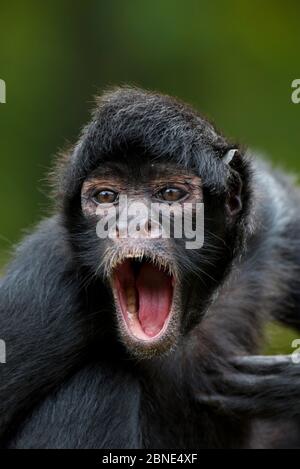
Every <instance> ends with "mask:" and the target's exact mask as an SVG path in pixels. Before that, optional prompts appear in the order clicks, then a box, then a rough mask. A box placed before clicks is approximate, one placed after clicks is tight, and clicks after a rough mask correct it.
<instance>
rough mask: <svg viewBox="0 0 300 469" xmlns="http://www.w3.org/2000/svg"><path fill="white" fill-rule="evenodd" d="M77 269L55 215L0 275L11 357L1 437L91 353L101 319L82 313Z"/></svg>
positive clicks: (0, 395)
mask: <svg viewBox="0 0 300 469" xmlns="http://www.w3.org/2000/svg"><path fill="white" fill-rule="evenodd" d="M75 272H76V271H75V268H74V265H73V264H72V262H71V256H70V254H69V253H68V248H67V245H66V242H65V233H64V232H63V229H62V227H61V226H60V224H59V223H58V222H57V220H56V219H55V218H54V219H50V220H47V221H46V222H44V223H42V224H41V226H40V227H39V229H38V230H37V231H36V233H34V234H33V235H31V236H29V237H28V238H27V239H25V241H24V242H23V243H22V244H21V245H20V247H19V248H18V249H17V252H16V256H15V259H14V260H13V262H12V263H11V265H10V266H9V268H8V271H7V274H6V275H5V276H4V278H2V279H1V280H0V339H1V340H3V341H4V342H5V345H6V363H2V364H0V442H3V438H4V434H6V432H7V431H8V430H11V428H12V427H13V426H14V422H15V421H16V420H17V421H19V420H20V421H21V420H22V418H23V417H24V415H26V414H25V413H27V412H29V411H30V409H31V408H32V406H34V405H35V404H36V403H37V402H38V401H39V399H40V398H41V397H42V396H44V395H45V394H46V393H47V392H49V391H50V390H51V389H53V388H54V387H55V386H58V385H59V384H60V383H61V382H62V380H63V379H64V378H65V377H67V376H69V375H70V374H71V373H72V371H74V369H76V367H78V366H79V364H80V363H81V362H82V360H83V357H85V358H86V356H87V354H88V345H89V344H90V342H91V341H92V337H93V334H96V333H97V323H95V321H94V320H91V314H89V313H88V311H87V312H86V314H84V315H83V314H82V313H81V311H82V307H83V304H82V303H83V300H82V296H83V295H82V293H81V285H80V281H79V278H78V275H76V273H75ZM85 310H86V309H85ZM91 324H93V330H92V328H91ZM94 328H95V329H94Z"/></svg>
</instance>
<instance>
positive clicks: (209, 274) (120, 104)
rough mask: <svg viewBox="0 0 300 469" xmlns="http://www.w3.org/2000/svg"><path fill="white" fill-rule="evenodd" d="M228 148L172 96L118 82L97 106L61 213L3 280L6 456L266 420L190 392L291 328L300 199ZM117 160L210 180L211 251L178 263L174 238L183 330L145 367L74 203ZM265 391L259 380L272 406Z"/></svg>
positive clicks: (71, 157)
mask: <svg viewBox="0 0 300 469" xmlns="http://www.w3.org/2000/svg"><path fill="white" fill-rule="evenodd" d="M232 148H236V147H235V146H234V145H232V144H231V143H229V142H227V140H226V139H225V138H224V137H222V136H221V135H220V134H219V133H217V132H216V130H215V129H214V127H213V126H212V125H211V124H209V123H208V122H207V121H206V120H205V119H203V118H202V117H201V116H200V115H198V114H197V113H195V111H194V110H192V109H191V108H189V107H188V106H186V105H185V104H182V103H180V102H178V101H176V100H174V99H173V98H169V97H166V96H161V95H158V94H152V93H147V92H144V91H141V90H137V89H128V88H124V89H117V90H115V91H113V92H111V93H107V94H105V95H104V96H102V97H101V98H100V99H99V100H98V102H97V107H96V110H95V111H94V113H93V117H92V122H91V123H90V124H89V125H88V126H87V127H86V128H85V129H84V131H83V133H82V135H81V137H80V140H79V143H78V144H77V145H76V146H75V147H74V149H73V150H72V151H71V152H70V153H68V154H67V155H65V156H64V157H63V158H60V160H59V164H58V167H57V168H56V170H55V171H54V179H55V200H56V204H57V213H56V215H55V216H53V217H52V218H50V219H48V220H46V221H44V222H43V223H42V224H41V225H40V226H39V227H38V228H37V230H36V232H35V233H34V234H32V235H31V236H29V237H28V238H27V239H26V240H25V241H24V242H23V243H22V244H21V245H20V247H19V248H18V249H17V252H16V256H15V260H14V261H13V262H12V263H11V265H10V266H9V268H8V271H7V273H6V275H5V277H4V278H3V279H2V280H1V283H0V299H1V303H0V334H1V339H3V340H5V341H6V345H7V364H5V365H0V374H1V379H0V441H1V444H2V446H3V447H5V448H188V447H190V448H238V447H247V446H251V445H253V444H254V443H252V435H253V429H254V428H256V427H255V426H254V424H255V425H256V422H254V417H257V414H259V412H257V411H255V409H254V410H253V411H251V412H248V413H246V414H243V413H240V414H238V415H236V414H235V415H232V414H230V413H225V414H224V413H222V412H220V411H219V410H218V409H217V410H216V409H211V408H210V407H209V406H206V405H205V404H203V403H202V404H199V402H198V401H197V398H196V396H197V393H199V392H203V393H207V394H210V393H214V392H215V390H216V385H215V383H214V379H212V370H214V372H217V373H220V375H221V376H226V374H227V373H230V372H231V371H232V369H233V367H232V364H231V362H230V357H232V356H234V355H245V354H254V353H256V352H257V350H258V348H259V345H260V342H261V339H262V327H263V324H264V323H265V321H266V320H267V319H270V318H271V317H275V316H276V317H279V318H280V319H282V320H285V318H288V321H289V322H294V323H296V324H299V317H300V314H299V313H300V312H299V294H298V292H299V290H300V277H299V267H300V257H299V248H300V237H299V234H298V233H299V227H300V215H299V210H298V207H299V201H300V198H299V192H298V190H297V189H295V188H294V186H293V184H292V183H291V182H290V180H289V179H288V178H286V177H285V176H282V175H281V174H276V173H274V172H273V171H272V170H271V169H270V168H269V167H268V166H267V165H266V164H265V163H262V162H261V161H259V160H255V159H253V158H251V157H250V156H249V155H247V154H245V153H244V152H243V151H242V150H241V149H240V152H239V154H238V156H237V157H236V158H235V159H234V160H233V162H232V163H231V164H229V165H228V164H226V163H225V162H224V161H223V157H224V155H225V154H226V152H227V151H228V150H230V149H232ZM113 159H115V160H118V161H122V160H123V163H124V164H125V165H127V166H128V171H129V177H131V176H132V178H134V177H135V178H143V177H144V173H145V172H146V171H147V164H148V163H147V162H148V161H151V162H153V161H154V162H161V161H163V162H170V163H172V164H175V165H177V166H179V167H183V168H187V169H188V170H190V171H193V172H194V173H195V174H197V175H199V176H200V177H201V180H202V182H203V193H204V202H205V213H206V227H205V230H206V231H205V236H206V238H205V245H204V247H203V249H202V250H200V252H198V253H195V252H192V253H188V252H186V255H185V257H183V255H182V250H181V249H180V245H178V249H177V250H176V249H175V251H174V256H175V261H176V263H177V265H179V266H180V275H181V280H182V285H183V288H182V290H183V296H182V303H183V316H182V324H181V330H180V336H179V337H178V340H177V344H176V347H175V348H174V349H173V350H172V351H171V352H170V353H169V354H164V355H161V356H158V357H152V358H149V359H148V360H147V359H146V360H141V361H139V360H136V359H135V358H133V357H132V356H131V355H130V354H129V353H128V351H127V349H126V347H125V346H124V344H123V343H122V341H120V339H119V335H118V333H117V330H116V323H115V315H114V308H113V306H112V305H113V300H112V295H111V292H110V289H109V287H108V285H107V283H106V281H105V279H104V280H103V272H102V271H101V270H100V271H99V270H98V264H99V258H101V256H103V246H101V242H99V240H98V239H97V238H96V236H95V233H94V229H93V227H92V226H91V224H90V222H88V221H87V220H86V219H84V217H83V214H82V211H81V207H80V193H81V187H82V184H83V182H84V181H85V179H86V177H87V176H88V175H90V174H91V172H92V171H94V170H96V169H97V168H100V169H99V170H100V172H101V166H102V165H103V164H105V162H107V161H111V160H113ZM139 168H142V169H141V172H140V173H139ZM143 171H144V172H143ZM237 181H241V183H242V192H241V197H242V210H241V212H239V213H238V214H237V215H236V216H234V217H233V218H230V217H229V216H228V214H227V213H226V211H225V208H224V207H225V206H226V200H227V198H228V194H229V193H230V191H231V190H232V187H235V185H236V184H237ZM199 269H201V270H199ZM203 270H204V271H205V272H204V273H203ZM96 272H99V275H96ZM201 272H202V273H201ZM293 373H294V371H293ZM287 382H288V381H287ZM282 383H283V381H281V382H280V384H282ZM278 389H279V390H280V393H281V394H280V396H282V397H284V395H283V394H284V387H283V390H282V391H281V389H282V388H281V387H280V386H279V387H278ZM272 392H273V390H272V389H270V388H269V387H268V384H267V383H266V385H265V388H264V389H263V391H262V394H263V393H265V396H266V397H265V399H267V400H269V399H270V396H272ZM275 392H276V390H275ZM298 402H299V401H298ZM260 406H261V407H263V406H264V401H263V402H262V403H260ZM282 413H284V409H283V410H282V411H281V413H280V415H282ZM258 416H259V415H258ZM289 417H290V416H289ZM266 445H268V442H266Z"/></svg>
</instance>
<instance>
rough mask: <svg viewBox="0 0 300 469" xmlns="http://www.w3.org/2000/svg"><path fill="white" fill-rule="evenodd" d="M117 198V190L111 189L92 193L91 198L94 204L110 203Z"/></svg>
mask: <svg viewBox="0 0 300 469" xmlns="http://www.w3.org/2000/svg"><path fill="white" fill-rule="evenodd" d="M117 198H118V194H117V192H114V191H111V190H110V189H103V190H101V191H99V192H96V194H94V195H93V200H94V202H96V204H98V205H99V204H112V203H113V202H115V201H116V200H117Z"/></svg>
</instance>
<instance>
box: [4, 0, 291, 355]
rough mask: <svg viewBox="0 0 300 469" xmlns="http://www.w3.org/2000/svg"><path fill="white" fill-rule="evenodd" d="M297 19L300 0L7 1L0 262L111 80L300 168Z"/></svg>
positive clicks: (274, 345)
mask: <svg viewBox="0 0 300 469" xmlns="http://www.w3.org/2000/svg"><path fill="white" fill-rule="evenodd" d="M299 18H300V2H299V1H298V0H293V1H292V0H286V1H282V0H281V1H280V0H264V1H258V0H253V1H252V2H245V1H242V2H241V1H238V0H227V1H225V0H219V1H211V0H204V1H201V0H200V1H199V0H198V1H196V0H185V1H183V0H181V1H178V0H177V1H176V0H160V1H159V0H151V1H150V0H106V1H105V0H103V1H102V0H98V1H96V0H89V1H83V0H81V1H78V0H77V1H76V0H75V1H69V0H60V1H57V0H52V1H51V2H38V1H37V0H36V1H32V0H27V1H26V2H23V1H15V0H13V1H10V2H8V1H4V0H1V2H0V78H2V79H4V80H5V81H6V85H7V103H6V104H1V105H0V197H1V202H2V203H1V204H0V220H1V228H0V268H1V266H2V267H3V265H4V264H5V263H6V262H7V260H8V258H9V255H10V251H11V246H12V244H13V243H15V242H16V241H17V240H19V239H20V237H21V236H22V234H23V232H24V229H28V228H30V227H31V226H32V225H34V223H36V221H37V220H39V219H40V218H41V217H42V216H44V215H45V214H46V213H47V206H48V205H49V201H48V199H47V194H46V189H45V187H46V184H45V182H44V181H43V178H44V177H45V174H46V172H47V170H48V168H49V166H50V165H51V160H52V158H53V155H54V154H55V153H56V152H57V150H58V149H59V148H60V147H63V146H65V144H66V143H67V142H68V141H74V139H75V138H76V136H77V134H78V132H79V129H80V127H81V126H82V125H83V124H84V122H85V121H86V120H87V119H88V113H89V109H90V107H91V105H92V101H93V95H95V94H96V93H97V92H98V91H101V90H103V88H106V87H107V86H110V85H116V84H123V83H130V84H135V85H139V86H142V87H145V88H150V89H155V90H160V91H162V92H166V93H169V94H172V95H176V96H179V97H180V98H183V99H184V100H187V101H189V102H190V103H192V104H193V105H195V106H196V107H197V108H198V109H200V110H201V111H202V112H204V113H205V114H207V115H208V116H209V117H211V118H212V119H213V120H214V121H215V122H216V123H217V126H218V127H220V128H221V129H223V130H224V132H225V133H226V134H227V135H228V136H230V137H232V138H234V139H237V140H239V141H241V142H243V143H247V144H248V145H249V146H251V147H252V148H254V149H258V150H260V151H262V152H264V153H266V154H268V155H270V158H272V159H273V160H274V162H276V163H280V164H281V165H283V166H284V167H285V168H287V169H289V170H290V171H292V172H297V171H298V172H299V173H300V160H299V151H300V141H299V124H300V104H299V105H295V104H292V102H291V91H292V90H291V82H292V81H293V80H294V79H295V78H300V60H299V52H300V41H299V39H300V31H299ZM268 336H269V337H270V338H271V341H270V342H271V343H270V346H269V348H268V351H276V352H277V351H282V350H287V351H291V350H290V348H289V347H290V342H291V339H292V337H295V333H293V332H282V330H281V329H278V328H276V327H275V328H274V327H272V328H271V329H270V330H269V332H268Z"/></svg>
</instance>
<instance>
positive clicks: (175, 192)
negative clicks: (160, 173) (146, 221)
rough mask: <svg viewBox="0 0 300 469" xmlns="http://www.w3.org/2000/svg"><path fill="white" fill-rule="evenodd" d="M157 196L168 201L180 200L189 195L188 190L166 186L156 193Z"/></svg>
mask: <svg viewBox="0 0 300 469" xmlns="http://www.w3.org/2000/svg"><path fill="white" fill-rule="evenodd" d="M155 196H156V198H157V199H159V200H164V201H166V202H178V201H179V200H182V199H184V198H185V197H186V196H187V192H186V191H184V190H183V189H179V188H178V187H165V188H164V189H162V190H160V191H159V192H157V193H156V195H155Z"/></svg>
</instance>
